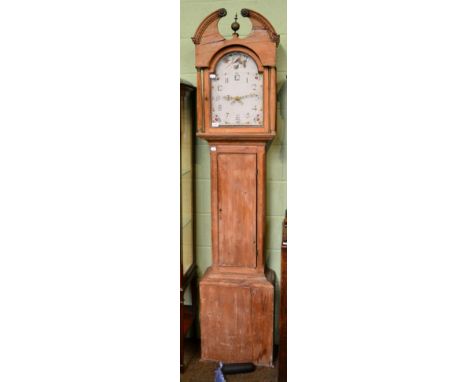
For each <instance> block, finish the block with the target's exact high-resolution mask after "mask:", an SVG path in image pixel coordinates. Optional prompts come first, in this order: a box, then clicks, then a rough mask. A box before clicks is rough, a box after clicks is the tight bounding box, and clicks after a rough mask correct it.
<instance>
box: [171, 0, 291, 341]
mask: <svg viewBox="0 0 468 382" xmlns="http://www.w3.org/2000/svg"><path fill="white" fill-rule="evenodd" d="M218 8H226V9H227V12H228V13H227V16H226V17H224V18H223V19H221V21H220V24H219V28H220V31H221V33H222V34H223V35H224V36H225V37H226V38H230V36H231V33H232V31H231V29H230V25H231V23H232V22H233V21H234V20H233V18H234V14H235V13H236V12H237V13H238V15H239V20H238V22H239V24H240V26H241V27H240V30H239V35H240V36H241V37H242V36H245V35H247V34H248V33H249V31H250V21H248V20H247V19H246V18H244V17H241V16H240V10H241V9H242V8H249V9H252V10H255V11H258V12H260V13H261V14H262V15H264V16H265V17H266V18H267V19H268V20H269V21H270V22H271V23H272V25H273V26H274V28H275V30H276V32H277V33H278V34H280V36H281V37H280V45H279V46H278V51H277V71H278V72H277V73H278V75H277V89H278V105H277V106H278V113H277V114H278V115H277V131H278V133H277V137H276V138H275V139H274V140H273V142H272V143H271V144H270V145H269V147H268V151H267V206H266V239H265V248H266V253H265V255H266V259H267V266H268V267H269V268H271V269H273V271H275V273H276V277H277V278H276V286H275V288H276V295H275V315H276V317H275V340H276V339H277V333H278V330H277V326H278V320H277V314H278V306H279V293H278V292H279V283H280V281H281V280H280V271H281V257H280V248H281V228H282V225H281V224H282V221H283V217H284V211H285V209H286V179H287V172H286V152H287V146H286V86H285V80H286V47H287V35H286V0H258V1H253V0H252V1H219V0H211V1H206V0H205V1H198V0H181V3H180V61H181V62H180V77H181V79H183V80H186V81H189V82H190V83H192V84H193V85H196V69H195V48H194V45H193V42H192V40H191V37H192V36H193V34H194V33H195V30H196V29H197V27H198V25H199V24H200V22H201V21H202V20H203V19H204V18H205V17H206V16H207V15H208V14H209V13H211V12H213V11H214V10H216V9H218ZM195 174H196V179H195V192H196V202H195V221H196V249H195V250H196V256H197V264H198V267H199V273H200V276H201V275H202V274H203V273H204V272H205V270H206V268H207V267H209V266H210V265H211V221H210V212H211V207H210V158H209V150H208V146H207V143H206V141H203V140H200V139H198V138H197V139H196V142H195Z"/></svg>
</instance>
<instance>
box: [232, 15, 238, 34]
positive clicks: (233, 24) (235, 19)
mask: <svg viewBox="0 0 468 382" xmlns="http://www.w3.org/2000/svg"><path fill="white" fill-rule="evenodd" d="M239 28H240V25H239V23H238V22H237V13H236V16H235V17H234V22H233V23H232V24H231V29H232V30H233V31H234V33H233V34H232V35H233V36H236V37H239V35H238V34H237V31H238V30H239Z"/></svg>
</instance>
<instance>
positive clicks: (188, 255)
mask: <svg viewBox="0 0 468 382" xmlns="http://www.w3.org/2000/svg"><path fill="white" fill-rule="evenodd" d="M194 96H195V88H194V87H193V86H191V85H190V84H188V83H185V82H182V83H181V84H180V370H181V372H183V370H184V341H185V337H186V336H187V333H188V331H189V329H190V328H191V327H192V326H193V324H194V322H195V318H196V316H197V302H198V293H197V291H198V285H197V266H196V264H195V252H194V242H193V237H194V235H193V233H194V220H193V204H194V203H193V201H194V196H193V194H194V193H193V179H194V176H193V163H194V161H193V141H192V139H193V134H194V117H195V115H194V114H195V113H194V110H195V103H194V100H195V97H194ZM187 290H189V291H190V296H191V305H188V304H186V303H185V300H184V295H185V294H186V291H187Z"/></svg>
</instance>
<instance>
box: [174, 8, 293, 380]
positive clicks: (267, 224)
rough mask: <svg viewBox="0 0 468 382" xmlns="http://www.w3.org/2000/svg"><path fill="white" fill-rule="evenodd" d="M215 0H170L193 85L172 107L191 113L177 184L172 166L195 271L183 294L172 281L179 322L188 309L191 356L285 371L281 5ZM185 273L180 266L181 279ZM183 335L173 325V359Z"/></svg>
mask: <svg viewBox="0 0 468 382" xmlns="http://www.w3.org/2000/svg"><path fill="white" fill-rule="evenodd" d="M220 4H221V2H219V1H203V2H198V1H186V2H185V1H183V2H181V80H182V81H184V84H185V86H190V87H191V89H193V91H185V93H184V94H188V93H190V94H193V95H192V101H187V100H185V101H184V103H183V105H182V102H181V116H182V115H187V112H186V111H185V110H182V108H184V109H187V108H188V109H190V110H191V112H190V113H188V114H189V115H192V117H191V118H185V123H188V124H191V129H188V128H185V127H184V128H182V126H181V135H182V131H184V132H185V133H187V131H188V130H190V131H191V134H192V140H191V149H190V148H187V147H181V163H189V162H190V161H189V160H188V159H186V158H185V157H190V158H191V159H192V164H193V166H192V167H191V168H192V169H193V171H191V181H189V182H187V180H186V181H185V186H184V181H183V180H182V174H181V187H182V188H184V187H185V188H186V189H187V188H189V189H190V190H191V191H192V195H191V197H186V198H185V199H186V200H185V201H184V200H182V201H181V207H182V210H183V211H186V210H187V209H184V208H183V207H184V203H185V204H190V207H191V208H190V209H189V211H190V212H186V213H185V215H184V217H185V220H186V221H189V220H190V221H192V222H193V225H192V226H191V232H192V233H193V234H192V236H191V237H190V236H189V235H187V241H188V243H184V240H185V237H184V235H183V232H181V237H182V242H181V248H189V249H191V251H192V252H193V255H192V254H191V256H188V255H187V254H185V258H190V259H193V263H194V265H193V267H191V269H194V270H195V271H192V273H194V274H195V275H194V276H193V275H192V278H193V279H196V280H197V281H196V282H194V283H193V286H192V287H191V288H189V289H194V290H192V291H191V293H187V292H186V291H185V290H183V288H181V323H182V321H183V316H184V312H183V310H184V309H185V307H186V306H187V310H191V311H192V312H193V317H194V321H193V322H195V323H197V324H195V325H193V328H192V330H191V335H192V337H198V338H200V346H201V349H200V350H201V353H200V354H201V355H200V358H201V361H202V362H203V361H216V362H222V363H223V364H225V365H227V366H226V367H227V368H229V365H231V364H244V366H245V367H247V369H248V367H249V365H254V366H256V367H267V368H268V370H271V372H272V373H275V376H276V377H275V379H276V378H279V379H278V380H285V375H286V374H285V373H284V372H283V371H282V370H285V357H283V358H284V359H282V357H281V354H282V350H283V354H285V349H286V346H285V345H286V344H285V338H286V336H285V334H286V333H285V328H286V325H285V322H286V321H285V318H286V316H285V313H286V309H285V305H286V299H285V296H286V273H285V266H286V262H285V260H286V249H285V248H286V246H285V243H286V241H285V239H284V232H285V227H286V225H285V211H286V180H287V179H286V176H287V171H286V152H287V150H286V142H287V140H286V126H287V124H286V99H287V92H286V36H287V34H286V2H285V1H255V2H254V1H245V2H243V1H241V2H234V1H227V2H226V3H225V7H218V6H219V5H220ZM223 5H224V3H223ZM244 5H245V6H244ZM228 16H229V17H228ZM186 82H189V83H190V85H187V84H186ZM181 89H182V85H181ZM187 121H188V122H187ZM181 124H182V119H181ZM182 141H183V140H182V138H181V142H182ZM185 141H187V139H186V140H185ZM181 144H182V143H181ZM184 153H185V157H184ZM190 182H191V186H188V183H190ZM182 194H183V192H181V195H182ZM188 200H190V201H191V202H190V203H189V202H188ZM190 214H191V217H189V215H190ZM182 229H183V224H181V230H182ZM182 253H183V251H182ZM182 258H183V256H182V255H181V259H182ZM181 262H182V261H181ZM185 276H186V275H185V274H184V267H183V265H181V285H182V283H183V280H184V278H185ZM186 284H187V283H186ZM194 292H195V293H194ZM280 296H283V297H281V303H280ZM189 300H190V301H189ZM280 312H281V314H280ZM181 326H182V325H181ZM185 337H186V333H185V332H184V331H182V329H181V366H182V365H184V354H183V351H182V350H183V348H184V345H183V343H184V340H185ZM275 345H279V348H280V357H279V362H278V360H277V359H274V357H273V356H274V352H273V348H274V346H275ZM239 367H240V366H239ZM278 367H279V372H278ZM247 369H245V370H247ZM245 370H244V371H245ZM252 370H253V369H252ZM283 375H284V376H283Z"/></svg>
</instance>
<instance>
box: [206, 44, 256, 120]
mask: <svg viewBox="0 0 468 382" xmlns="http://www.w3.org/2000/svg"><path fill="white" fill-rule="evenodd" d="M210 80H211V126H213V127H220V126H239V125H242V126H245V125H247V126H261V125H263V74H262V73H259V72H258V68H257V64H256V63H255V61H254V60H253V59H252V57H250V56H249V55H247V54H245V53H241V52H231V53H228V54H226V55H225V56H224V57H223V58H221V60H219V62H218V64H217V65H216V68H215V73H212V74H210Z"/></svg>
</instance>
